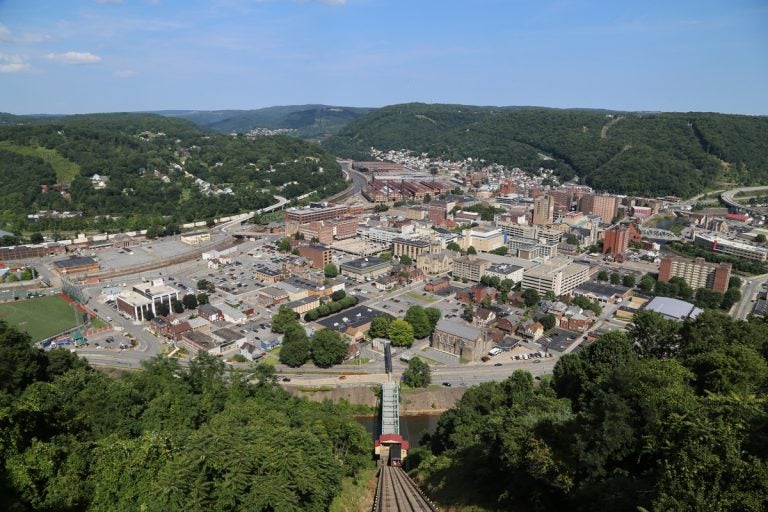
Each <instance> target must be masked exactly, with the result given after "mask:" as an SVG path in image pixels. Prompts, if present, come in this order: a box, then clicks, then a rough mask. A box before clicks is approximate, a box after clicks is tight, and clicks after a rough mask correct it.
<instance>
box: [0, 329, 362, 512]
mask: <svg viewBox="0 0 768 512" xmlns="http://www.w3.org/2000/svg"><path fill="white" fill-rule="evenodd" d="M0 410H2V415H1V416H0V418H1V419H0V440H1V441H0V503H2V506H1V507H0V508H2V510H3V511H7V512H34V511H47V512H65V511H66V512H75V511H78V512H88V511H94V512H97V511H98V512H102V511H115V512H136V511H141V510H146V511H174V510H178V511H182V510H183V511H186V512H208V511H217V510H221V511H225V510H226V511H233V512H235V511H248V512H260V511H264V512H267V511H295V512H299V511H313V512H322V511H326V510H329V508H330V505H331V501H332V499H333V498H334V496H336V495H337V494H338V493H339V492H340V490H341V487H342V479H343V478H344V477H347V476H352V475H355V474H356V473H357V472H358V471H359V470H360V469H361V468H363V467H365V466H367V465H370V439H369V436H368V435H367V434H366V432H365V429H364V428H363V427H362V426H361V425H359V424H358V423H357V422H355V421H354V419H353V418H352V416H351V415H350V410H349V407H344V406H335V405H332V404H330V403H326V404H318V403H314V402H309V401H307V400H306V399H297V398H292V397H291V396H290V395H289V394H288V393H287V392H286V391H284V390H283V389H281V388H280V387H279V386H278V385H277V384H276V383H275V376H274V367H272V366H270V365H266V364H262V365H259V366H256V367H255V368H252V369H251V370H249V371H248V372H247V373H242V374H241V373H238V372H231V373H229V374H228V373H226V372H225V369H224V363H223V362H222V361H221V360H219V359H217V358H215V357H213V356H209V355H207V354H206V355H204V356H202V357H199V358H197V359H196V360H195V361H193V362H192V363H191V364H190V366H189V368H186V369H185V368H181V367H180V366H179V363H178V361H177V360H175V359H172V358H166V357H163V356H160V357H158V358H156V359H152V360H150V361H148V362H147V363H146V364H145V366H144V371H141V372H135V373H130V374H127V375H125V376H124V377H122V378H116V379H111V378H109V377H107V376H105V375H103V374H102V373H99V372H96V371H94V370H92V369H91V368H90V367H88V366H87V365H86V363H85V362H84V360H82V359H78V357H77V356H76V355H75V354H72V353H70V352H69V351H67V350H61V349H57V350H53V351H51V352H43V351H41V350H38V349H37V348H34V347H33V346H32V344H31V342H30V339H29V337H28V336H27V335H26V334H22V333H20V332H18V331H16V330H14V329H11V328H9V327H8V326H7V325H6V324H5V323H4V322H2V321H0Z"/></svg>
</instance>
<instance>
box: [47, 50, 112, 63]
mask: <svg viewBox="0 0 768 512" xmlns="http://www.w3.org/2000/svg"><path fill="white" fill-rule="evenodd" d="M45 58H46V59H48V60H54V61H56V62H59V63H61V64H96V63H97V62H101V57H99V56H98V55H95V54H93V53H91V52H65V53H49V54H48V55H46V56H45Z"/></svg>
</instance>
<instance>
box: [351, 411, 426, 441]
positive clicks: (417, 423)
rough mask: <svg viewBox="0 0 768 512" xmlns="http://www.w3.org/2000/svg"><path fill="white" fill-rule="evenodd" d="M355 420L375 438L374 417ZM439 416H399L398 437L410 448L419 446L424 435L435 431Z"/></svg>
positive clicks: (376, 424) (376, 419)
mask: <svg viewBox="0 0 768 512" xmlns="http://www.w3.org/2000/svg"><path fill="white" fill-rule="evenodd" d="M355 420H356V421H357V422H358V423H360V424H361V425H362V426H364V427H365V430H367V431H368V433H369V434H371V438H373V437H375V435H377V432H378V418H377V417H374V416H357V417H355ZM439 420H440V414H417V415H412V416H400V435H402V436H403V438H404V439H406V440H407V441H408V442H409V443H410V445H411V447H413V448H416V447H417V446H419V443H420V441H421V437H422V436H423V435H424V434H433V433H434V432H435V430H436V429H437V422H438V421H439Z"/></svg>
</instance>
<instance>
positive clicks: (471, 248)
mask: <svg viewBox="0 0 768 512" xmlns="http://www.w3.org/2000/svg"><path fill="white" fill-rule="evenodd" d="M467 254H477V249H475V246H474V245H470V246H469V247H467Z"/></svg>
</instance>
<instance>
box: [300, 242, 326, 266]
mask: <svg viewBox="0 0 768 512" xmlns="http://www.w3.org/2000/svg"><path fill="white" fill-rule="evenodd" d="M299 255H300V256H301V257H302V258H306V259H308V260H309V261H311V262H312V268H325V266H326V265H327V264H329V263H333V252H332V251H331V249H330V247H326V246H325V245H319V244H312V245H303V246H301V247H299Z"/></svg>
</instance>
